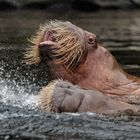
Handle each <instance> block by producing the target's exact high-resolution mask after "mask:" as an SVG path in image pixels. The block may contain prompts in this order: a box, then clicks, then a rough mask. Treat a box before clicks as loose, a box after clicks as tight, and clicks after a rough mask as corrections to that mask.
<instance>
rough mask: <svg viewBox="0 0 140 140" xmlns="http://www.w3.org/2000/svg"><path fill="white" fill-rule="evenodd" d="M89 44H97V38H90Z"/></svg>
mask: <svg viewBox="0 0 140 140" xmlns="http://www.w3.org/2000/svg"><path fill="white" fill-rule="evenodd" d="M87 42H88V43H89V44H95V38H94V37H92V36H90V37H89V38H88V40H87Z"/></svg>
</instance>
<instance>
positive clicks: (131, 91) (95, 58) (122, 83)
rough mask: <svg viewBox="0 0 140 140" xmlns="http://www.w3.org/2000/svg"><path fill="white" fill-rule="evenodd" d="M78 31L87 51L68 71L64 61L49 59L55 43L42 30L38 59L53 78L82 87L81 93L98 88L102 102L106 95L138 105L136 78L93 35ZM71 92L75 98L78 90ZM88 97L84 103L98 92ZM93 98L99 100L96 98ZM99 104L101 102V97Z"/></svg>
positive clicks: (138, 81) (139, 82)
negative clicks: (60, 62) (43, 63)
mask: <svg viewBox="0 0 140 140" xmlns="http://www.w3.org/2000/svg"><path fill="white" fill-rule="evenodd" d="M74 28H78V29H79V27H76V26H74ZM81 32H84V34H85V37H84V38H83V40H84V41H85V42H86V48H87V50H86V52H85V53H84V54H83V56H82V58H81V59H80V61H79V63H78V64H77V66H76V67H75V68H74V69H72V70H70V69H67V67H66V65H64V64H62V65H61V64H55V63H54V61H53V60H54V59H55V58H53V57H51V53H50V52H51V51H53V48H54V46H56V44H55V41H53V39H52V37H51V36H49V34H48V33H47V32H46V33H45V35H44V41H42V42H40V45H39V48H40V57H41V58H42V61H44V60H45V61H46V60H47V63H48V65H49V68H50V72H51V73H52V75H53V79H57V78H63V79H64V80H68V81H70V82H71V83H73V84H77V85H79V86H80V87H81V88H84V89H85V91H84V93H87V94H90V92H91V91H89V90H97V91H100V92H102V93H103V94H104V96H103V95H102V97H101V98H102V99H103V98H104V99H105V100H106V101H108V100H107V99H108V97H106V96H109V98H113V99H115V100H116V101H123V102H126V103H131V104H139V103H140V102H139V97H140V79H139V78H138V77H135V76H131V75H129V74H127V73H126V72H124V71H123V69H122V68H121V67H120V66H119V64H118V63H117V61H116V60H115V58H114V57H113V56H112V54H111V53H110V52H109V51H108V50H107V49H105V48H104V47H103V46H101V45H99V44H98V43H97V39H96V36H95V35H94V34H92V33H90V32H87V31H85V30H82V29H81ZM56 47H57V46H56ZM75 92H76V90H75ZM73 93H74V92H73V91H72V96H74V98H78V97H77V94H79V90H78V89H77V93H75V94H73ZM80 94H82V93H80ZM78 96H79V95H78ZM89 96H91V98H89V99H88V98H86V99H85V100H86V102H88V100H89V102H90V101H91V99H93V101H94V99H96V97H98V94H95V93H93V95H91V94H90V95H89ZM74 98H69V100H73V99H74ZM97 99H99V101H100V97H98V98H97ZM68 102H69V101H68ZM100 103H102V100H101V101H100ZM110 104H111V103H110ZM117 104H119V102H116V107H117ZM94 105H95V104H94ZM94 105H93V104H90V103H89V106H90V107H91V108H90V109H91V110H90V111H92V106H94ZM69 106H70V105H69ZM122 107H124V108H125V105H124V104H122ZM93 108H94V107H93ZM64 111H65V110H64Z"/></svg>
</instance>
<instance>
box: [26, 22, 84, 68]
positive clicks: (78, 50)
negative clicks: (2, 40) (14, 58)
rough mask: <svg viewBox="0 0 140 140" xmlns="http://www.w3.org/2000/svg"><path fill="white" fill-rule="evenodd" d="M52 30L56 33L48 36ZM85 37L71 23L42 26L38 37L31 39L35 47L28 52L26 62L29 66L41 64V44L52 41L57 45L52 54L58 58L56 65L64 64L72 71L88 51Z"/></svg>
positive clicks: (50, 23)
mask: <svg viewBox="0 0 140 140" xmlns="http://www.w3.org/2000/svg"><path fill="white" fill-rule="evenodd" d="M50 30H52V31H54V32H52V34H51V35H50V33H48V35H47V32H50ZM46 36H47V37H46ZM84 37H85V36H84V33H83V30H82V29H80V28H76V27H75V25H73V24H71V23H69V22H61V21H50V22H49V23H48V24H45V25H43V26H40V29H39V31H38V32H37V35H36V36H34V37H33V38H32V39H31V41H30V42H31V43H32V44H33V45H31V46H30V48H29V49H27V50H26V52H25V57H24V58H25V61H26V62H27V63H29V64H37V63H39V62H40V61H41V56H40V50H39V44H40V43H41V42H44V41H49V39H50V41H54V42H55V43H56V44H57V49H56V51H55V52H53V54H51V55H54V56H53V57H55V58H56V59H55V64H64V65H67V67H68V68H71V69H72V68H74V67H75V66H76V65H77V63H78V62H79V60H80V59H81V57H82V55H83V52H84V51H85V50H86V48H85V42H84V41H83V38H84ZM47 39H48V40H47ZM49 47H50V46H49Z"/></svg>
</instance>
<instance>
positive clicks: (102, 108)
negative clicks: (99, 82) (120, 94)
mask: <svg viewBox="0 0 140 140" xmlns="http://www.w3.org/2000/svg"><path fill="white" fill-rule="evenodd" d="M38 103H39V104H38V105H39V106H40V107H41V109H43V110H45V111H47V112H58V113H61V112H72V113H75V112H94V113H102V114H115V113H117V112H121V111H125V110H133V111H136V110H137V109H136V108H135V107H134V106H132V105H129V104H128V103H124V102H121V101H116V100H114V99H111V98H110V97H108V96H105V95H104V94H103V93H101V92H99V91H96V90H84V89H81V88H80V87H79V86H77V85H73V84H72V83H70V82H68V81H63V80H54V81H51V82H50V83H49V84H48V85H47V86H45V87H44V88H42V90H41V91H40V93H39V100H38Z"/></svg>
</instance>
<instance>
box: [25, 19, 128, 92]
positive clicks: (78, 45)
mask: <svg viewBox="0 0 140 140" xmlns="http://www.w3.org/2000/svg"><path fill="white" fill-rule="evenodd" d="M31 42H32V44H33V45H32V46H31V47H30V48H29V49H28V50H27V51H26V53H25V59H26V62H28V63H30V64H33V63H34V64H37V63H40V62H47V63H48V66H49V70H50V72H51V73H52V74H51V75H52V76H53V77H52V79H57V78H63V79H64V80H68V81H70V82H72V83H73V84H78V85H80V86H81V87H83V88H86V89H97V90H100V91H102V92H104V90H105V92H107V93H108V92H109V94H110V91H111V90H109V91H108V88H112V87H116V86H119V85H122V84H124V83H125V84H126V81H127V83H129V80H127V75H126V74H124V72H123V70H122V68H121V67H120V66H119V65H118V63H117V61H116V60H115V58H114V57H113V56H112V55H111V53H110V52H109V51H108V50H107V49H105V48H104V47H102V46H101V45H99V44H98V43H97V39H96V36H95V35H94V34H93V33H90V32H88V31H86V30H83V29H81V28H79V27H77V26H75V25H74V24H72V23H70V22H62V21H51V22H49V23H48V24H45V25H43V26H41V27H40V29H39V31H38V32H37V35H36V36H35V37H34V38H33V39H32V40H31ZM113 93H114V91H113Z"/></svg>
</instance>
